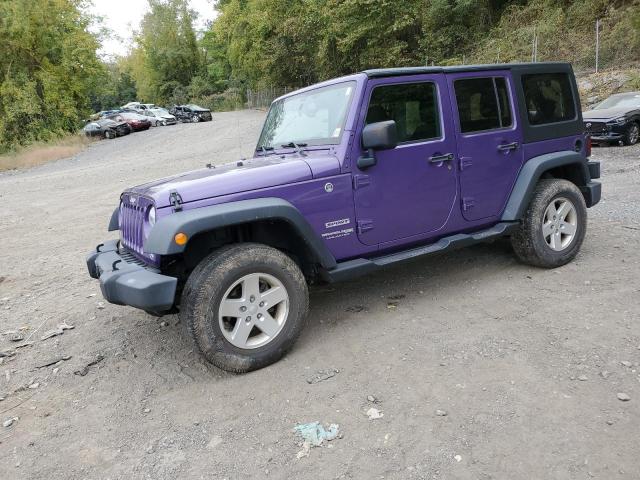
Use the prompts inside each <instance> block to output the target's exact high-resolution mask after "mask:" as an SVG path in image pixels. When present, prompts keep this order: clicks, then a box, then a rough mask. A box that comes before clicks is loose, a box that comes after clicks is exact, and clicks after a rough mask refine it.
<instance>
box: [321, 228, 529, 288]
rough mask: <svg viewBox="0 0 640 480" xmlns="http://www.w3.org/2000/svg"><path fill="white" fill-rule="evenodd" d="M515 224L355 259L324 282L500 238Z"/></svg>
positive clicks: (334, 271)
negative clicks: (379, 255) (368, 257)
mask: <svg viewBox="0 0 640 480" xmlns="http://www.w3.org/2000/svg"><path fill="white" fill-rule="evenodd" d="M517 226H518V223H516V222H502V223H498V224H496V225H494V226H493V227H491V228H488V229H486V230H480V231H479V232H474V233H469V234H466V233H458V234H456V235H451V236H449V237H444V238H441V239H440V240H438V241H437V242H435V243H431V244H429V245H423V246H420V247H416V248H411V249H409V250H403V251H401V252H396V253H391V254H388V255H383V256H381V257H375V258H370V259H367V258H356V259H354V260H348V261H346V262H341V263H338V265H337V266H336V268H334V269H332V270H328V271H326V272H325V277H326V280H328V281H329V282H332V283H333V282H340V281H343V280H348V279H350V278H353V277H357V276H360V275H365V274H367V273H371V272H374V271H376V270H378V269H380V268H382V267H386V266H387V265H392V264H394V263H398V262H404V261H405V260H410V259H412V258H417V257H422V256H426V255H433V254H436V253H444V252H448V251H450V250H455V249H457V248H462V247H466V246H468V245H473V244H474V243H480V242H484V241H487V240H490V239H493V238H497V237H502V236H504V235H507V234H509V232H511V230H513V229H514V228H516V227H517Z"/></svg>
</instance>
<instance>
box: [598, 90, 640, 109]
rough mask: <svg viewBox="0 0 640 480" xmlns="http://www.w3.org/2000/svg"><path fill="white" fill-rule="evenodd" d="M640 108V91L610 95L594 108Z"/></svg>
mask: <svg viewBox="0 0 640 480" xmlns="http://www.w3.org/2000/svg"><path fill="white" fill-rule="evenodd" d="M626 107H630V108H640V93H636V94H631V95H620V96H615V97H609V98H607V99H606V100H605V101H604V102H602V103H601V104H599V105H598V106H597V107H595V108H594V110H602V109H604V108H626Z"/></svg>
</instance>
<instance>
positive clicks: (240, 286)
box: [218, 273, 289, 349]
mask: <svg viewBox="0 0 640 480" xmlns="http://www.w3.org/2000/svg"><path fill="white" fill-rule="evenodd" d="M288 315H289V295H288V293H287V289H286V288H285V286H284V285H283V284H282V282H281V281H280V280H278V279H277V278H276V277H274V276H273V275H269V274H266V273H251V274H248V275H245V276H243V277H242V278H240V279H239V280H237V281H236V282H235V283H234V284H233V285H231V287H229V289H227V291H226V292H225V294H224V296H223V297H222V301H221V302H220V307H219V310H218V322H219V326H220V330H221V331H222V334H223V335H224V337H225V338H226V339H227V340H228V341H229V343H231V344H232V345H233V346H235V347H238V348H242V349H253V348H258V347H262V346H264V345H266V344H268V343H270V342H271V341H273V340H274V339H275V338H276V337H277V336H278V334H279V333H280V332H281V331H282V327H283V326H284V324H285V322H286V321H287V317H288Z"/></svg>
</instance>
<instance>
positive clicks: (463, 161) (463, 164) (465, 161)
mask: <svg viewBox="0 0 640 480" xmlns="http://www.w3.org/2000/svg"><path fill="white" fill-rule="evenodd" d="M472 164H473V159H472V158H471V157H460V171H462V170H464V169H465V168H469V167H470V166H471V165H472Z"/></svg>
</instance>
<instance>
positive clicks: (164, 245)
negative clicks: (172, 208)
mask: <svg viewBox="0 0 640 480" xmlns="http://www.w3.org/2000/svg"><path fill="white" fill-rule="evenodd" d="M179 232H182V233H184V234H186V235H187V238H188V241H187V243H186V245H178V244H176V243H175V241H174V237H175V235H176V234H177V233H179ZM237 242H256V243H264V244H265V245H270V246H272V247H275V248H278V249H280V250H283V251H286V252H287V253H289V254H291V255H292V256H294V257H297V258H296V260H298V262H299V263H301V264H303V263H315V264H320V265H321V266H322V267H323V268H327V269H329V268H333V267H335V265H336V260H335V258H334V257H333V255H332V254H331V252H330V251H329V249H328V248H327V247H326V245H325V244H324V242H323V241H322V240H321V238H320V237H319V236H318V235H317V234H316V233H315V231H314V230H313V228H312V227H311V225H310V224H309V222H308V221H307V220H306V219H305V217H304V216H303V215H302V213H300V211H299V210H298V209H297V208H295V207H294V206H293V205H292V204H291V203H289V202H287V201H286V200H283V199H280V198H260V199H252V200H241V201H238V202H229V203H223V204H219V205H212V206H209V207H203V208H197V209H193V210H186V211H181V212H176V213H174V214H172V215H169V216H166V217H164V218H161V219H160V220H158V223H157V224H156V225H155V226H154V227H153V228H152V229H151V231H150V233H149V236H148V237H147V240H146V241H145V242H144V250H145V251H146V252H149V253H155V254H158V255H175V254H183V255H184V258H185V260H187V261H188V262H189V263H194V262H197V261H198V259H199V258H202V257H204V256H205V255H207V254H208V253H209V252H210V251H212V250H213V249H215V248H218V247H220V246H223V245H226V244H229V243H237Z"/></svg>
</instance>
